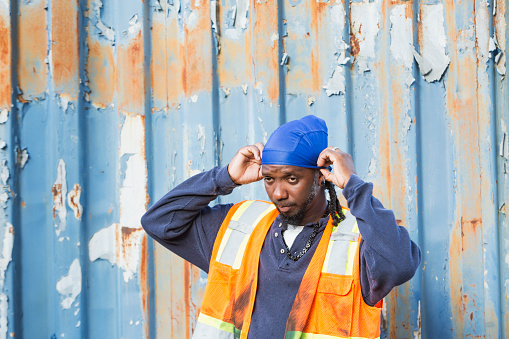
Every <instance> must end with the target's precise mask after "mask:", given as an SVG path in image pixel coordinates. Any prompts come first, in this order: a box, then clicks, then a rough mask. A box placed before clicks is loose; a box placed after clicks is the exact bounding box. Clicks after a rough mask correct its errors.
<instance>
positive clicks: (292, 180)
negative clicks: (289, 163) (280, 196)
mask: <svg viewBox="0 0 509 339" xmlns="http://www.w3.org/2000/svg"><path fill="white" fill-rule="evenodd" d="M287 180H288V182H289V183H290V184H296V183H297V181H298V180H299V179H297V178H296V177H288V179H287Z"/></svg>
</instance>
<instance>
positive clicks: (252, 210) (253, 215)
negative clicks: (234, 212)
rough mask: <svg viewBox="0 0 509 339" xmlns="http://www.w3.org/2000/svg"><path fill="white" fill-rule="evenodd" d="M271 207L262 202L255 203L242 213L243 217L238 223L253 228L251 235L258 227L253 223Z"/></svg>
mask: <svg viewBox="0 0 509 339" xmlns="http://www.w3.org/2000/svg"><path fill="white" fill-rule="evenodd" d="M269 206H270V204H268V203H266V202H262V201H253V203H252V204H251V205H250V206H249V207H248V208H247V209H246V210H245V211H244V213H242V215H241V216H240V217H239V218H238V219H237V221H238V222H240V223H243V224H246V225H248V226H250V227H251V229H250V231H249V232H246V233H251V231H252V230H253V228H254V227H255V226H256V225H253V222H255V220H256V219H257V218H258V216H259V215H260V214H262V213H263V212H265V210H266V209H267V208H268V207H269Z"/></svg>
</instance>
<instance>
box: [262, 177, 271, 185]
mask: <svg viewBox="0 0 509 339" xmlns="http://www.w3.org/2000/svg"><path fill="white" fill-rule="evenodd" d="M263 180H265V182H266V183H267V184H270V183H272V182H273V181H274V178H271V177H265V178H263Z"/></svg>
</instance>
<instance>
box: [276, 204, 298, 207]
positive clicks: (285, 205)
mask: <svg viewBox="0 0 509 339" xmlns="http://www.w3.org/2000/svg"><path fill="white" fill-rule="evenodd" d="M275 205H276V207H292V206H296V204H295V203H291V204H275Z"/></svg>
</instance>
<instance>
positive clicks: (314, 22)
mask: <svg viewBox="0 0 509 339" xmlns="http://www.w3.org/2000/svg"><path fill="white" fill-rule="evenodd" d="M309 5H310V7H311V8H310V10H311V41H312V43H313V47H312V51H311V89H312V91H313V92H315V93H319V92H320V91H321V90H322V84H323V80H322V78H321V74H322V73H323V72H322V62H321V61H322V60H321V55H320V46H319V45H318V42H319V39H320V38H321V36H320V35H321V34H322V33H323V32H326V31H327V22H326V20H325V18H324V15H325V14H327V12H326V11H327V8H328V7H330V4H329V2H318V1H310V2H309ZM324 13H325V14H324Z"/></svg>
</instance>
